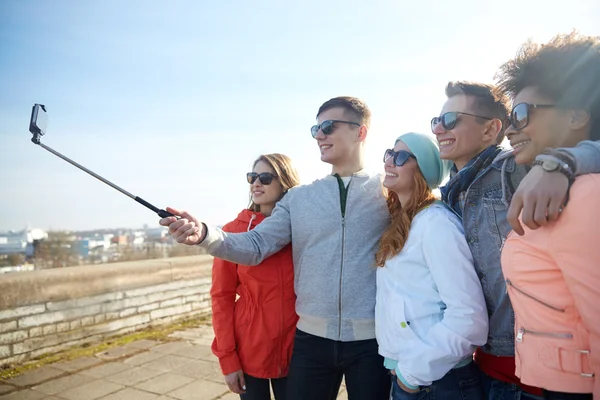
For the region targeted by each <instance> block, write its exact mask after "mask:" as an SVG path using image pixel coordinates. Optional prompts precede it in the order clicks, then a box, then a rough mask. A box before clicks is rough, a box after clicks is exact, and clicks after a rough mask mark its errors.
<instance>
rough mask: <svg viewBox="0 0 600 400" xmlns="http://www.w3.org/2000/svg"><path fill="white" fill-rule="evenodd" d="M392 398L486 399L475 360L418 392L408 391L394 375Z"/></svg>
mask: <svg viewBox="0 0 600 400" xmlns="http://www.w3.org/2000/svg"><path fill="white" fill-rule="evenodd" d="M391 399H392V400H433V399H440V400H441V399H462V400H485V394H484V392H483V385H482V383H481V377H480V375H479V368H478V367H477V366H476V365H475V363H474V362H472V363H469V364H468V365H465V366H464V367H460V368H455V369H453V370H450V372H448V373H447V374H446V375H444V377H443V378H442V379H440V380H438V381H435V382H433V383H432V384H431V385H430V386H423V387H421V390H420V391H418V392H416V393H407V392H405V391H404V390H402V388H400V385H398V380H397V378H396V377H395V376H392V396H391Z"/></svg>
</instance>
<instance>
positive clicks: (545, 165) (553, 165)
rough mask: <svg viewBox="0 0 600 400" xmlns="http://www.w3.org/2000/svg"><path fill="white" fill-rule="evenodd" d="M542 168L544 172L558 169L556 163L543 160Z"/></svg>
mask: <svg viewBox="0 0 600 400" xmlns="http://www.w3.org/2000/svg"><path fill="white" fill-rule="evenodd" d="M542 168H544V170H546V171H556V169H557V168H558V163H557V162H556V161H553V160H545V161H544V162H543V163H542Z"/></svg>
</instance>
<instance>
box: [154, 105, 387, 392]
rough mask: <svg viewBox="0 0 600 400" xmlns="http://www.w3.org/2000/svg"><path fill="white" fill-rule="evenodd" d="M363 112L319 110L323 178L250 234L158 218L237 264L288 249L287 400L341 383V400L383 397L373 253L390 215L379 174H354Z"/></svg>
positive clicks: (291, 195) (316, 131) (182, 237)
mask: <svg viewBox="0 0 600 400" xmlns="http://www.w3.org/2000/svg"><path fill="white" fill-rule="evenodd" d="M370 114H371V113H370V111H369V109H368V107H367V105H366V104H365V103H364V102H363V101H361V100H359V99H357V98H354V97H336V98H333V99H331V100H328V101H327V102H325V103H324V104H323V105H322V106H321V107H320V108H319V111H318V113H317V124H316V125H315V126H313V127H312V129H311V133H312V136H313V138H315V139H316V141H317V144H318V146H319V150H320V153H321V160H322V161H323V162H326V163H329V164H331V166H332V173H331V175H328V176H326V177H325V178H322V179H319V180H316V181H314V182H313V183H311V184H308V185H302V186H299V187H295V188H292V189H290V190H289V191H288V193H287V194H285V196H284V197H283V199H282V200H280V201H279V202H278V203H277V206H276V207H275V209H274V210H273V213H272V214H271V216H270V217H269V218H267V219H266V220H265V221H264V222H263V223H261V224H260V225H258V226H257V227H256V229H254V230H252V231H249V232H245V233H239V234H230V233H226V232H223V231H222V230H220V229H218V228H214V227H207V226H206V225H205V224H204V223H201V222H200V221H199V220H197V219H196V218H194V217H193V216H191V215H190V214H189V213H187V212H182V211H178V210H175V209H168V210H169V211H170V212H172V213H173V214H175V215H179V216H181V217H182V218H181V219H179V220H176V219H175V218H174V217H169V218H164V219H161V221H160V224H161V225H163V226H169V232H170V233H171V235H172V236H173V237H174V238H175V239H176V240H177V241H178V242H179V243H184V244H187V245H199V246H201V247H203V248H204V249H206V250H207V251H208V252H209V253H210V254H212V255H213V256H215V257H218V258H222V259H225V260H228V261H231V262H235V263H239V264H244V265H257V264H259V263H261V262H262V261H263V260H264V259H265V258H267V257H269V256H270V255H271V254H274V253H276V252H277V251H279V250H280V249H281V248H282V247H283V246H285V245H286V244H288V243H290V242H291V243H292V249H293V255H294V273H295V282H294V283H295V291H296V295H297V301H296V311H297V313H298V315H299V317H300V319H299V321H298V326H297V331H296V337H295V343H294V350H293V355H292V360H291V364H290V372H289V376H288V399H302V400H304V399H310V400H320V399H322V400H331V399H335V398H336V395H337V393H338V390H339V387H340V383H341V381H342V378H344V377H345V382H346V388H347V391H348V396H349V398H352V399H356V400H363V399H364V400H378V399H381V400H384V399H387V398H389V393H390V379H389V375H388V372H387V370H386V369H385V368H384V366H383V358H382V357H381V356H380V355H379V354H378V346H377V342H376V340H375V322H374V319H375V311H374V310H375V253H376V251H377V245H378V242H379V239H380V237H381V234H382V233H383V231H384V230H385V228H386V227H387V225H388V224H389V218H390V217H389V212H388V210H387V205H386V200H385V197H384V196H383V193H382V187H381V178H380V176H379V175H369V174H367V173H365V172H363V171H362V170H363V163H364V144H365V140H366V139H367V135H368V130H369V124H370V117H371V115H370Z"/></svg>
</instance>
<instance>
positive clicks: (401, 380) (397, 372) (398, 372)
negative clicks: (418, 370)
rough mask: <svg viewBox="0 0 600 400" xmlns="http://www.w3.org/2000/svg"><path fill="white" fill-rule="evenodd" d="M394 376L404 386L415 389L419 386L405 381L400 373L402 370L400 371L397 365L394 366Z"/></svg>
mask: <svg viewBox="0 0 600 400" xmlns="http://www.w3.org/2000/svg"><path fill="white" fill-rule="evenodd" d="M396 378H398V379H400V382H402V384H403V385H404V386H406V387H407V388H409V389H411V390H417V389H418V388H419V386H415V385H411V384H410V383H408V382H407V381H406V378H404V376H403V375H402V372H400V368H399V367H396Z"/></svg>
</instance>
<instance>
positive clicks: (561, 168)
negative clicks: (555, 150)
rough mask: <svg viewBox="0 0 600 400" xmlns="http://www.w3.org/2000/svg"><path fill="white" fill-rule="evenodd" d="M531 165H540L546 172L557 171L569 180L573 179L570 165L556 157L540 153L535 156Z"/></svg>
mask: <svg viewBox="0 0 600 400" xmlns="http://www.w3.org/2000/svg"><path fill="white" fill-rule="evenodd" d="M532 165H540V166H541V167H542V169H543V170H544V171H546V172H554V171H557V172H560V173H562V174H563V175H565V176H566V177H567V178H569V180H571V179H573V175H574V174H573V170H572V169H571V166H570V165H569V164H568V163H566V162H564V161H562V160H561V159H559V158H557V157H554V156H550V155H545V154H541V155H539V156H537V157H536V159H535V161H534V162H533V163H532Z"/></svg>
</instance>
